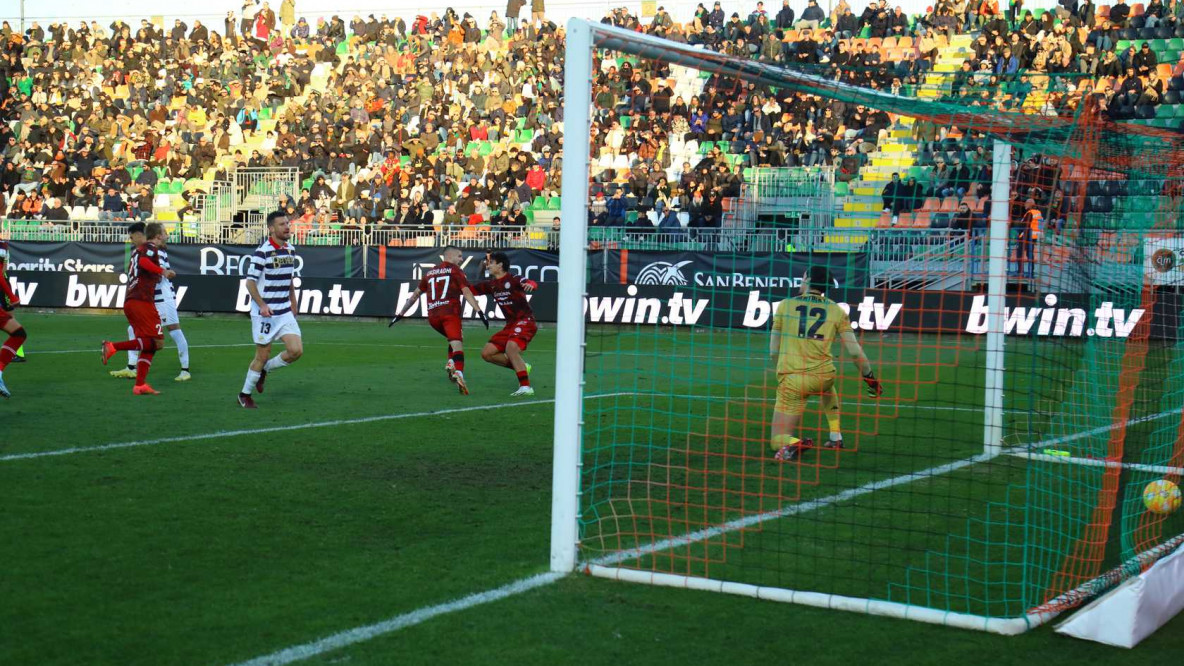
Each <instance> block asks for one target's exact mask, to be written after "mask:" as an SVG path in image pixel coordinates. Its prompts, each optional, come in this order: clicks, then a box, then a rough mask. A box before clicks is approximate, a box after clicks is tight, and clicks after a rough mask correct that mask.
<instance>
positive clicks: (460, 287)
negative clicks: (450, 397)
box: [391, 245, 489, 395]
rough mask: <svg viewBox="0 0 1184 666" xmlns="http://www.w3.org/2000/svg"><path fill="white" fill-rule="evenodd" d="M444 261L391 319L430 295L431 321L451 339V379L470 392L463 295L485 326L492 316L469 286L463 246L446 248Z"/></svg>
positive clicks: (432, 270)
mask: <svg viewBox="0 0 1184 666" xmlns="http://www.w3.org/2000/svg"><path fill="white" fill-rule="evenodd" d="M442 258H443V260H444V261H443V262H442V263H441V264H440V265H439V266H436V267H435V268H432V269H429V270H427V271H424V274H423V278H421V279H420V281H419V286H418V287H416V288H415V291H414V292H412V293H411V298H409V299H407V302H406V303H404V304H403V307H401V308H399V313H398V314H397V315H395V318H394V319H392V320H391V324H394V323H395V322H397V321H399V320H400V319H402V318H403V315H405V314H406V313H407V310H409V309H411V306H412V305H414V304H415V303H417V302H418V301H419V297H420V295H422V294H427V295H428V308H427V310H428V323H429V324H431V326H432V328H434V329H436V331H437V332H438V333H439V334H440V335H443V336H444V337H445V338H447V339H448V363H447V364H445V366H444V370H445V371H446V372H447V373H448V379H450V380H451V381H453V382H455V383H456V387H457V389H459V390H460V392H461V393H462V394H464V395H468V394H469V386H468V384H466V383H465V374H464V371H465V349H464V342H463V339H464V332H463V331H462V330H461V304H460V299H461V296H464V298H465V300H466V301H468V303H469V305H470V306H471V307H472V308H473V311H474V312H476V313H477V314H478V315H480V316H481V321H482V322H484V323H485V328H489V319H488V318H487V317H486V316H485V313H484V312H483V311H482V310H481V307H480V306H478V305H477V301H476V299H474V298H473V292H472V290H470V289H469V280H468V278H466V277H465V272H464V271H462V270H461V269H460V261H461V253H460V248H457V247H453V246H451V245H449V246H448V247H446V248H444V254H443V255H442Z"/></svg>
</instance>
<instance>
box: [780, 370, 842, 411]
mask: <svg viewBox="0 0 1184 666" xmlns="http://www.w3.org/2000/svg"><path fill="white" fill-rule="evenodd" d="M834 387H835V373H833V372H824V373H818V374H800V373H795V374H785V375H777V405H776V406H775V407H774V410H776V411H778V412H780V413H782V414H792V415H801V414H802V412H804V411H806V401H807V400H809V399H810V396H812V395H822V394H823V393H828V392H830V391H831V390H832V389H834Z"/></svg>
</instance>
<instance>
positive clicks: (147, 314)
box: [123, 301, 164, 338]
mask: <svg viewBox="0 0 1184 666" xmlns="http://www.w3.org/2000/svg"><path fill="white" fill-rule="evenodd" d="M123 314H124V316H126V317H127V323H129V324H131V325H132V331H133V332H134V333H135V336H136V337H137V338H163V337H164V332H163V331H161V330H160V314H159V313H158V312H157V311H156V304H155V303H149V302H148V301H124V302H123Z"/></svg>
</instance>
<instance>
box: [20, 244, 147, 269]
mask: <svg viewBox="0 0 1184 666" xmlns="http://www.w3.org/2000/svg"><path fill="white" fill-rule="evenodd" d="M8 252H9V254H10V255H11V256H10V260H9V263H8V270H9V271H10V272H12V271H47V272H59V271H60V272H63V273H119V272H122V271H123V270H125V269H126V268H127V253H125V251H124V246H123V245H122V244H119V243H25V242H20V243H16V242H10V243H9V244H8Z"/></svg>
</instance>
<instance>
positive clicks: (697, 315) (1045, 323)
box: [9, 271, 1184, 340]
mask: <svg viewBox="0 0 1184 666" xmlns="http://www.w3.org/2000/svg"><path fill="white" fill-rule="evenodd" d="M126 280H127V278H126V276H125V275H122V274H118V273H107V272H93V271H92V272H74V273H66V272H51V271H15V272H12V273H10V274H9V281H10V283H11V284H12V286H13V289H14V290H15V292H16V294H17V296H18V297H20V299H21V302H22V303H24V304H26V305H28V306H30V307H52V308H62V307H64V308H94V309H118V308H120V307H122V306H123V298H124V289H125V283H126ZM416 283H417V281H412V280H394V279H392V280H366V279H359V278H315V277H305V278H299V279H298V281H297V288H298V293H297V298H298V306H299V307H298V309H299V312H300V313H302V314H314V315H321V316H353V317H389V316H392V315H393V314H394V312H395V310H396V308H397V307H398V305H399V304H400V303H402V302H403V301H404V300H406V299H407V298H408V297H409V296H410V295H411V293H412V292H413V291H414V290H415V287H416ZM176 285H177V295H178V309H180V310H181V311H182V312H225V313H233V312H248V311H249V297H248V295H247V291H246V287H245V286H244V280H242V279H240V278H238V277H234V276H209V275H205V276H203V275H184V274H182V275H179V276H178V278H177V280H176ZM842 294H843V296H842V298H839V297H838V296H837V295H836V300H837V301H839V305H840V307H843V308H844V309H846V310H847V311H848V312H849V313H850V316H851V323H852V327H853V328H855V329H856V330H870V331H880V332H896V333H908V332H915V333H947V334H967V335H981V334H984V333H986V330H987V299H986V296H985V295H983V294H975V293H970V292H940V291H895V290H894V291H886V290H875V289H866V290H859V289H849V290H846V291H844V292H842ZM556 296H557V288H556V285H554V284H552V283H544V284H542V285H540V287H539V289H538V290H537V291H536V292H535V293H534V294H533V295H532V297H531V300H530V303H531V306H532V307H533V308H534V311H535V316H536V317H537V318H538V320H539V321H542V322H554V321H555V319H556V316H557V302H556ZM786 296H787V294H784V293H778V294H776V295H775V296H770V295H768V294H765V293H762V292H761V290H759V289H688V288H685V287H674V286H654V285H633V284H629V285H619V284H616V285H612V284H593V285H589V286H588V295H587V297H586V299H585V302H584V312H585V316H586V317H587V319H588V321H590V322H592V323H597V324H620V325H656V326H663V325H665V326H710V327H713V328H737V329H751V330H767V329H768V327H769V323H770V319H771V317H772V313H773V311H774V308H775V307H776V303H777V302H778V301H780V300H782V299H783V298H785V297H786ZM478 301H479V302H481V303H482V306H483V307H484V308H485V309H486V311H487V313H488V314H490V316H491V317H492V318H494V319H498V318H500V317H501V314H500V313H499V312H494V310H495V309H496V308H494V307H493V306H492V305H491V304H489V303H488V302H487V301H486V300H485V297H483V296H479V297H478ZM422 305H423V301H422V300H421V303H420V304H419V305H417V306H416V307H415V308H414V309H413V310H412V311H411V313H410V314H411V316H416V317H419V316H423V308H422ZM1181 308H1184V297H1181V294H1180V293H1179V292H1178V291H1177V290H1169V289H1163V290H1159V291H1158V292H1157V294H1156V299H1155V306H1154V309H1153V312H1151V313H1148V312H1145V311H1144V310H1143V309H1140V308H1137V307H1131V306H1130V304H1123V303H1116V302H1114V301H1111V300H1107V299H1105V298H1104V297H1101V296H1093V297H1087V296H1081V295H1072V294H1064V295H1058V294H1043V295H1014V294H1012V295H1009V296H1008V297H1007V302H1006V310H1005V312H1004V328H1005V332H1006V334H1007V335H1011V336H1028V337H1041V338H1061V339H1066V338H1067V339H1085V338H1092V337H1099V338H1120V339H1121V338H1127V337H1129V336H1130V335H1131V333H1132V331H1134V330H1135V327H1136V325H1137V324H1139V323H1140V322H1142V321H1145V319H1146V318H1147V317H1148V316H1152V319H1151V331H1150V333H1151V337H1152V338H1153V339H1158V340H1176V339H1177V334H1178V327H1179V325H1180V310H1181ZM466 310H467V308H466ZM466 316H467V317H473V316H474V315H473V313H471V312H466Z"/></svg>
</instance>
